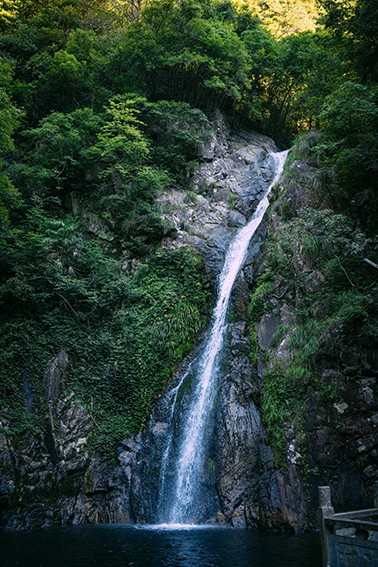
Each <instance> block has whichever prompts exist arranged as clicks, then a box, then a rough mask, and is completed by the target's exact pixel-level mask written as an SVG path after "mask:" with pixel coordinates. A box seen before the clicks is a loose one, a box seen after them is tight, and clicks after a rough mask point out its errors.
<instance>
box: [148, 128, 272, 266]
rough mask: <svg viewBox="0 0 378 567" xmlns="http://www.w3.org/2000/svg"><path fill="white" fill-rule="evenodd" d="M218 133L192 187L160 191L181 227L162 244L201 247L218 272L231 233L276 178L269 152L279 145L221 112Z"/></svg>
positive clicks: (163, 205)
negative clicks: (230, 124) (233, 129)
mask: <svg viewBox="0 0 378 567" xmlns="http://www.w3.org/2000/svg"><path fill="white" fill-rule="evenodd" d="M214 137H215V138H214V140H213V143H214V148H216V150H215V149H214V151H211V152H210V153H208V154H207V156H208V157H207V158H206V160H205V161H204V162H203V163H202V164H200V165H199V166H198V167H197V168H196V171H195V173H194V176H193V181H192V188H193V191H192V193H191V194H190V195H188V193H187V192H185V191H183V190H178V189H173V190H171V191H168V192H165V193H164V194H163V195H161V196H160V197H159V198H158V204H159V206H160V209H161V211H162V214H163V217H165V219H166V220H167V222H168V223H169V224H170V225H171V226H173V227H174V228H175V229H176V231H177V238H175V239H174V240H172V239H171V238H168V239H166V240H165V242H164V243H163V245H164V246H166V247H178V246H184V245H189V246H194V247H198V248H199V249H200V250H202V251H203V252H204V253H205V259H206V263H207V265H208V266H209V267H210V269H211V270H212V272H213V275H216V274H218V273H219V270H220V269H221V266H222V264H223V259H224V254H225V251H226V249H227V247H228V244H229V242H230V240H231V238H232V236H233V234H234V233H235V231H236V230H237V229H238V228H240V227H241V226H243V225H244V224H245V223H246V220H247V219H248V218H250V217H251V215H252V213H253V211H254V209H255V207H256V206H257V204H258V202H259V200H260V199H261V197H262V196H263V194H264V192H265V191H266V190H267V188H268V186H269V184H270V182H271V180H272V177H273V175H274V168H273V161H271V160H270V158H269V153H270V152H272V151H277V148H276V146H275V144H274V142H273V140H271V139H270V138H268V137H266V136H262V135H261V134H253V133H247V132H243V133H239V134H237V135H236V134H233V135H231V134H230V133H228V132H227V129H226V126H225V124H224V123H222V121H221V120H220V118H219V117H218V119H217V121H216V124H215V127H214ZM210 155H211V156H212V157H211V159H210V157H209V156H210Z"/></svg>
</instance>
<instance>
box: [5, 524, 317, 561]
mask: <svg viewBox="0 0 378 567" xmlns="http://www.w3.org/2000/svg"><path fill="white" fill-rule="evenodd" d="M0 565H1V567H47V566H49V567H50V566H51V567H63V566H64V567H70V566H75V567H76V566H77V567H82V566H88V567H89V566H92V565H101V566H102V567H108V566H109V567H113V566H114V567H126V566H134V567H160V566H162V567H163V566H164V567H320V565H321V558H320V542H319V536H318V535H317V534H311V535H290V536H289V535H275V534H273V535H272V534H260V533H258V532H255V531H252V530H243V529H222V528H209V529H190V530H166V529H164V530H161V529H156V528H155V529H149V528H140V527H130V526H119V525H116V526H114V525H102V526H72V527H62V528H50V529H40V530H32V531H28V532H2V533H0Z"/></svg>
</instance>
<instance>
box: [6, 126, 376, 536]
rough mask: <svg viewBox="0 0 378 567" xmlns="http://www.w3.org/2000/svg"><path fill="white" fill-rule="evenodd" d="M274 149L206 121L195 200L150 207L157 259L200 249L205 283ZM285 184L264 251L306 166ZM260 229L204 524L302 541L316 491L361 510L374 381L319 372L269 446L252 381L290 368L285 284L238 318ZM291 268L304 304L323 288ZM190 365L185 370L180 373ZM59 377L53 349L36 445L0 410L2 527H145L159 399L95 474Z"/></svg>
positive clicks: (83, 417)
mask: <svg viewBox="0 0 378 567" xmlns="http://www.w3.org/2000/svg"><path fill="white" fill-rule="evenodd" d="M274 150H275V145H274V143H273V142H272V140H270V139H268V138H266V137H264V136H261V135H258V134H251V133H246V132H242V133H238V134H234V135H230V134H229V132H228V131H227V128H226V126H225V124H224V122H223V120H222V119H221V117H218V119H217V120H216V121H215V123H214V134H213V137H212V139H211V141H210V143H209V145H208V146H207V147H206V148H204V149H202V152H203V160H202V163H201V164H200V165H199V167H198V168H197V169H196V172H195V174H194V178H193V191H192V192H191V193H187V192H184V191H181V190H179V189H172V190H171V191H170V192H167V193H164V194H163V195H161V196H160V197H159V199H158V206H159V207H160V209H161V211H162V214H163V215H164V216H165V217H166V219H167V221H168V220H169V222H170V223H171V224H172V225H173V226H174V227H175V229H176V231H177V237H176V238H175V239H173V238H171V237H167V238H166V239H165V241H164V242H163V246H165V247H168V248H172V247H173V248H174V247H179V246H182V245H191V246H193V247H195V248H197V249H199V250H201V252H202V253H203V254H204V256H205V264H206V274H204V277H205V278H206V279H207V280H214V278H215V276H216V274H217V273H218V272H219V269H220V267H221V265H222V261H223V258H224V252H225V249H226V247H227V245H228V243H229V241H230V239H231V237H232V235H233V234H234V233H235V230H237V228H238V227H240V226H242V225H243V224H244V223H245V221H246V218H248V217H249V216H250V215H251V213H252V211H253V209H254V207H255V205H256V203H257V202H258V200H259V199H260V198H261V195H262V193H263V191H264V189H265V188H266V186H267V183H268V182H269V180H270V178H271V174H272V173H271V169H270V167H269V158H268V159H267V156H268V155H269V152H271V151H274ZM290 171H291V173H293V172H294V173H295V175H294V178H295V181H293V175H291V177H290V175H287V176H286V178H284V179H283V180H281V182H280V184H279V191H281V192H283V197H282V198H280V199H279V200H278V201H277V202H276V203H275V205H274V207H273V213H272V215H271V222H270V238H272V236H273V235H274V233H275V231H277V230H278V229H279V226H280V223H281V222H282V219H283V217H284V215H283V212H285V211H286V213H287V210H288V208H290V210H294V212H295V211H299V210H300V209H301V208H302V207H303V206H304V205H312V204H314V203H313V196H312V193H310V192H309V191H308V190H306V187H308V179H309V178H310V177H311V171H310V169H309V167H308V166H307V165H306V163H305V162H299V161H298V162H294V163H292V164H291V165H290ZM266 226H267V225H266V223H263V225H262V226H261V230H260V232H259V234H258V236H257V237H256V238H254V240H253V241H252V243H251V245H250V249H249V254H248V258H247V260H246V262H245V266H244V269H243V271H242V273H241V274H240V276H239V277H238V279H237V282H236V285H235V289H234V293H233V299H232V309H231V323H230V325H229V340H228V346H227V352H226V356H225V369H226V370H225V377H224V381H223V384H222V387H221V389H220V392H219V396H218V406H217V408H218V409H217V412H218V413H217V423H218V428H217V431H216V436H215V439H216V447H215V449H214V451H215V453H214V454H215V460H216V464H215V469H214V471H215V473H214V474H215V478H214V486H215V489H216V493H217V506H216V508H217V512H216V513H214V516H213V517H212V518H211V519H210V521H212V522H214V523H219V524H231V525H234V526H253V527H260V528H263V529H270V528H273V529H284V530H287V529H289V530H290V529H304V528H308V527H313V526H314V522H315V510H316V507H317V500H316V486H317V485H318V484H325V483H327V484H328V483H331V484H332V483H333V484H334V494H335V496H336V498H335V504H336V507H337V508H338V509H340V508H357V507H360V506H361V505H370V504H371V502H370V500H371V497H372V490H373V488H372V487H373V483H374V480H375V479H376V470H377V468H376V458H377V447H376V427H377V410H376V401H375V374H374V370H373V369H370V370H366V372H365V373H364V372H361V373H359V374H358V376H357V378H356V380H354V381H353V383H351V382H350V380H349V381H348V379H345V376H343V374H342V372H340V369H339V368H337V367H335V366H332V365H330V366H328V367H327V368H322V370H321V372H322V376H321V377H322V380H323V381H324V383H326V384H327V385H328V386H329V387H328V390H329V392H331V393H330V394H329V395H328V398H327V397H324V395H323V394H322V395H320V394H319V393H318V392H317V390H316V388H315V387H314V386H313V385H311V384H309V385H308V387H307V388H306V389H305V390H304V392H305V394H304V395H303V398H302V399H301V400H300V413H301V414H302V417H303V416H305V417H306V419H305V425H304V426H301V427H300V428H299V427H298V425H297V421H296V418H294V417H295V416H294V413H295V412H294V413H293V416H291V417H290V407H289V408H288V413H286V414H285V420H284V422H283V423H282V422H281V423H280V430H279V431H278V433H277V430H275V434H276V435H279V437H280V442H279V444H278V445H277V442H276V441H277V439H275V438H274V435H272V427H270V428H269V423H268V424H267V422H266V420H267V415H266V414H264V411H265V410H264V403H265V404H266V402H267V397H268V394H267V387H266V385H264V382H265V380H266V379H268V378H269V370H270V364H271V363H270V361H271V360H273V359H275V360H279V361H281V362H282V363H283V364H284V365H285V364H286V362H287V365H289V364H290V362H291V359H292V356H293V355H292V352H291V350H290V347H289V346H288V345H289V342H290V336H291V334H292V332H293V329H295V328H296V326H297V320H296V313H295V309H296V300H297V295H298V293H299V292H298V293H297V294H296V291H295V290H296V288H295V286H294V288H293V282H289V281H286V280H285V278H283V277H282V276H280V275H279V274H278V275H277V277H274V278H273V285H271V286H270V292H269V294H265V295H264V297H263V298H262V300H261V301H260V304H259V310H260V311H259V314H258V315H256V313H251V312H250V313H248V309H249V297H250V293H251V290H252V289H253V286H254V285H255V283H254V282H255V280H256V275H258V274H260V273H261V272H262V266H263V260H264V254H265V252H264V251H263V249H262V239H263V236H264V232H265V231H266ZM297 260H298V261H297V263H296V266H297V271H298V276H299V279H300V280H301V281H302V280H303V279H304V280H305V284H304V289H305V292H306V293H308V294H309V295H311V293H316V292H317V291H319V289H320V288H321V287H322V285H324V274H322V273H321V272H319V270H316V269H311V266H309V265H307V264H306V262H303V261H302V258H301V256H300V255H299V256H298V258H297ZM302 276H303V277H302ZM289 284H290V285H289ZM280 329H281V331H280ZM278 331H279V332H280V338H279V339H277V332H278ZM190 356H191V355H189V358H188V359H187V360H186V361H185V362H184V365H185V364H188V363H190ZM285 361H286V362H285ZM69 364H70V360H69V356H68V355H67V353H65V351H64V350H63V351H62V352H61V353H60V354H59V355H58V356H57V358H56V360H54V361H52V363H51V365H50V367H49V369H48V370H47V372H46V376H45V388H46V396H47V399H48V407H49V418H50V427H49V429H48V431H47V432H45V433H44V435H39V436H32V435H29V436H25V437H24V438H22V439H21V440H19V441H18V443H17V444H16V443H15V442H14V440H13V438H12V436H10V435H9V434H8V433H7V432H8V430H9V420H8V417H7V411H6V408H2V409H1V412H0V419H1V430H0V464H1V466H0V469H1V478H0V511H1V517H2V523H3V524H4V525H6V526H8V527H11V528H25V527H37V526H51V525H56V524H66V523H85V522H89V523H99V522H134V521H140V522H146V521H153V520H154V510H155V509H156V503H157V494H156V485H157V478H158V474H159V470H158V468H157V466H156V463H157V460H156V459H155V455H156V454H158V453H159V452H160V451H161V450H162V446H163V441H164V436H165V434H166V427H167V425H166V411H167V405H166V404H167V399H166V398H164V397H162V398H161V400H160V401H159V402H158V404H157V406H156V408H155V410H154V411H153V412H152V415H151V419H150V422H149V425H148V427H147V428H146V430H145V431H144V432H142V433H140V434H138V435H135V436H132V437H130V438H128V439H125V440H124V442H122V443H121V444H120V445H119V447H118V451H117V459H116V462H115V463H114V462H113V463H111V462H107V461H105V460H103V459H102V458H101V457H100V456H99V455H96V454H94V453H93V449H90V439H91V435H92V432H93V430H94V429H95V428H96V423H95V421H94V419H93V417H92V415H91V411H90V408H88V407H84V405H83V404H82V403H81V402H80V400H79V398H78V396H77V394H75V392H73V391H70V390H69V388H67V387H66V386H65V374H66V373H67V372H69ZM174 380H175V378H173V381H172V385H174V384H175V381H174ZM340 382H342V383H343V384H344V388H343V390H342V391H341V390H340V389H339V390H338V393H337V395H332V391H333V390H334V389H333V385H334V384H339V383H340ZM276 386H277V385H276ZM278 386H279V385H278ZM278 389H279V388H278ZM26 393H27V392H26ZM268 393H269V392H268ZM301 395H302V394H301ZM282 404H286V401H285V400H282ZM295 415H296V414H295ZM266 424H267V425H268V431H266V427H265V426H266Z"/></svg>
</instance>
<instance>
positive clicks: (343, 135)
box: [314, 82, 378, 231]
mask: <svg viewBox="0 0 378 567" xmlns="http://www.w3.org/2000/svg"><path fill="white" fill-rule="evenodd" d="M320 120H321V128H322V137H321V140H320V143H319V144H318V145H317V146H316V147H315V149H314V151H315V152H316V153H317V155H318V156H319V158H320V160H321V162H322V165H323V168H322V170H321V172H320V176H321V181H322V183H323V187H324V190H325V191H326V192H327V194H328V196H329V198H330V200H331V202H332V203H333V205H334V206H335V207H336V208H338V209H342V210H346V211H348V213H349V214H350V215H351V216H352V217H354V218H357V219H359V221H360V222H361V224H362V226H363V227H365V228H367V229H368V230H370V231H375V229H376V217H377V213H378V187H377V178H378V175H377V174H378V172H377V163H378V154H377V145H378V134H377V132H378V107H377V92H376V90H375V89H369V88H368V87H366V86H363V85H359V84H356V83H350V82H347V83H345V84H344V85H343V86H342V87H340V89H338V90H337V91H335V93H333V94H332V95H331V96H330V97H329V98H328V99H327V102H326V105H325V107H324V109H323V112H322V114H321V115H320ZM357 164H358V165H357Z"/></svg>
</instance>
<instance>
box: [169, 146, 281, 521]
mask: <svg viewBox="0 0 378 567" xmlns="http://www.w3.org/2000/svg"><path fill="white" fill-rule="evenodd" d="M286 156H287V152H279V153H275V154H273V157H274V160H275V164H276V172H275V175H274V178H273V181H272V182H271V184H270V186H269V187H268V190H267V192H266V195H265V196H264V198H263V199H262V200H261V201H260V203H259V205H258V207H257V209H256V211H255V213H254V214H253V216H252V218H251V220H250V221H249V222H248V224H246V225H245V226H244V227H243V228H241V229H240V230H239V231H238V232H237V233H236V235H235V237H234V238H233V240H232V241H231V243H230V245H229V248H228V251H227V254H226V257H225V261H224V265H223V269H222V271H221V274H220V276H219V283H218V290H219V291H218V297H217V301H216V305H215V308H214V311H213V315H212V322H211V325H210V329H209V331H208V333H207V334H206V337H205V341H204V343H203V345H202V347H201V348H200V349H199V354H198V356H197V358H196V359H195V360H194V361H192V363H191V364H190V365H189V367H188V368H187V370H186V371H185V372H184V373H183V375H182V376H181V377H180V379H179V381H178V384H177V386H176V387H175V388H174V389H173V390H172V391H171V393H170V403H171V404H172V405H171V409H170V416H169V419H170V421H171V423H170V424H169V429H170V431H171V433H170V435H169V436H168V438H167V442H166V446H165V450H164V452H163V456H162V463H161V469H160V502H159V510H160V512H159V513H160V519H161V521H164V522H168V523H169V524H183V523H191V522H193V520H195V518H196V513H195V512H194V511H193V510H195V508H196V503H195V500H196V499H197V498H198V491H199V485H200V484H201V474H202V473H201V471H202V467H203V462H204V460H205V458H206V448H207V446H208V440H207V433H208V430H209V422H210V415H211V412H212V408H213V406H214V401H215V398H216V394H217V384H218V375H219V366H220V355H221V352H222V346H223V343H224V337H225V331H226V328H227V313H228V306H229V301H230V297H231V292H232V288H233V285H234V282H235V280H236V278H237V275H238V273H239V271H240V269H241V268H242V266H243V262H244V260H245V257H246V254H247V250H248V245H249V243H250V241H251V238H252V236H253V235H254V234H255V232H256V230H257V229H258V227H259V225H260V223H261V222H262V220H263V218H264V213H265V211H266V210H267V208H268V206H269V201H268V194H269V192H270V190H271V188H272V187H273V185H274V184H275V183H276V182H277V180H278V178H279V176H280V175H281V173H282V170H283V166H284V163H285V159H286ZM191 373H192V374H193V376H192V380H193V382H192V384H191V387H192V395H191V397H190V403H189V407H187V408H185V411H184V418H183V420H184V423H183V424H181V432H179V434H177V433H175V431H174V425H173V420H174V418H175V414H176V411H177V412H181V411H183V410H181V408H179V409H178V408H177V406H178V400H179V398H180V395H179V394H180V391H181V389H182V388H183V385H184V384H185V383H186V380H187V379H188V376H189V375H190V374H191ZM175 436H176V437H178V438H179V439H178V443H177V444H176V447H175V442H176V440H175ZM172 469H173V470H172Z"/></svg>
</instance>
